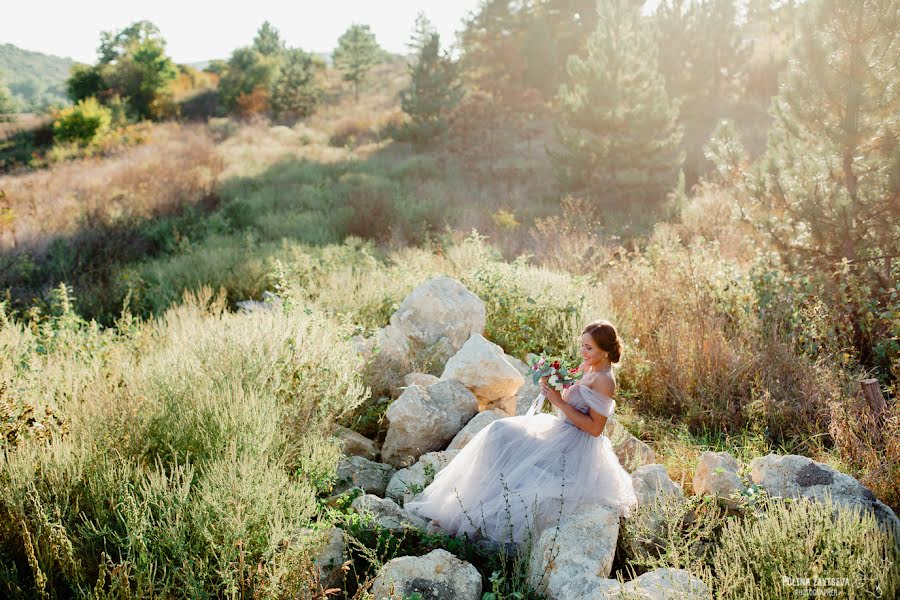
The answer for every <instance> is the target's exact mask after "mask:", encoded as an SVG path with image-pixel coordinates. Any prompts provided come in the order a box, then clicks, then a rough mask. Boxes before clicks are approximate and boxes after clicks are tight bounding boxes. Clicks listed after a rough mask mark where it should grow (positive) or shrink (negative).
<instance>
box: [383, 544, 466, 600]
mask: <svg viewBox="0 0 900 600" xmlns="http://www.w3.org/2000/svg"><path fill="white" fill-rule="evenodd" d="M416 592H418V593H419V594H420V595H421V597H422V598H428V599H429V600H479V599H480V598H481V575H480V574H479V573H478V569H476V568H475V567H473V566H472V565H470V564H469V563H467V562H465V561H462V560H459V559H458V558H456V557H455V556H453V555H452V554H450V553H449V552H447V551H446V550H442V549H438V550H432V551H431V552H429V553H428V554H426V555H424V556H400V557H398V558H394V559H391V560H389V561H388V562H387V564H385V565H384V567H382V569H381V572H380V573H379V574H378V576H377V577H376V578H375V581H374V582H373V583H372V595H373V596H374V597H375V599H376V600H385V599H396V600H402V599H404V598H408V597H410V596H411V595H412V594H414V593H416Z"/></svg>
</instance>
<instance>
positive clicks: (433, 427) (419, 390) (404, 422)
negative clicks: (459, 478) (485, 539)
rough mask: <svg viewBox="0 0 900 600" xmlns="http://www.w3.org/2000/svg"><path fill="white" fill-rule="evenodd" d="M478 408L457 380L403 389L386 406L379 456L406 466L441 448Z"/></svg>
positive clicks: (391, 462)
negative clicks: (385, 424)
mask: <svg viewBox="0 0 900 600" xmlns="http://www.w3.org/2000/svg"><path fill="white" fill-rule="evenodd" d="M477 410H478V400H477V399H476V398H475V396H474V395H473V394H472V393H471V392H470V391H469V390H468V389H466V387H465V386H464V385H463V384H461V383H460V382H458V381H454V380H447V381H440V382H438V383H435V384H433V385H429V386H428V387H426V388H423V387H421V386H418V385H413V386H410V387H408V388H406V389H405V390H404V391H403V393H402V394H401V395H400V397H399V398H397V399H396V400H394V401H393V402H392V403H391V405H390V406H389V407H388V409H387V412H386V415H387V418H388V420H389V422H390V423H389V424H388V431H387V436H386V437H385V440H384V444H383V445H382V447H381V457H382V460H384V461H385V462H387V463H389V464H392V465H394V466H396V467H409V466H411V465H412V464H413V463H415V462H416V459H418V458H419V457H420V456H421V455H423V454H425V453H426V452H432V451H434V450H442V449H444V448H445V447H446V446H447V444H448V443H449V442H450V440H452V439H453V436H455V435H456V434H457V433H458V432H459V430H460V429H462V427H463V425H465V424H466V423H467V422H468V421H469V419H471V418H472V417H473V416H474V415H475V413H476V412H477Z"/></svg>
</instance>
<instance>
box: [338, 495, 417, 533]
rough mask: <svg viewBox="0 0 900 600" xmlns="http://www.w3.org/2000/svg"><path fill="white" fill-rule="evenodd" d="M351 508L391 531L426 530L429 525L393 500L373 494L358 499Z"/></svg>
mask: <svg viewBox="0 0 900 600" xmlns="http://www.w3.org/2000/svg"><path fill="white" fill-rule="evenodd" d="M351 506H352V507H353V508H354V509H356V511H357V512H358V513H360V514H361V515H364V516H366V517H371V520H372V522H374V523H377V524H378V525H380V526H381V527H384V528H385V529H389V530H391V531H402V530H404V529H409V528H416V529H425V526H426V525H427V523H426V522H425V520H424V519H423V518H422V517H420V516H418V515H415V514H412V513H411V512H409V511H406V510H403V509H402V508H400V507H399V506H397V503H396V502H394V501H393V500H390V499H388V498H379V497H378V496H375V495H373V494H365V495H364V496H360V497H358V498H356V499H355V500H354V501H353V502H352V503H351Z"/></svg>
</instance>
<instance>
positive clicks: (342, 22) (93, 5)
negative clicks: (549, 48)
mask: <svg viewBox="0 0 900 600" xmlns="http://www.w3.org/2000/svg"><path fill="white" fill-rule="evenodd" d="M4 5H5V6H4ZM478 5H479V0H442V1H440V0H420V1H418V2H415V1H411V0H381V1H378V0H317V1H309V0H294V1H291V2H285V1H284V0H282V1H280V2H278V1H275V0H249V1H245V2H238V3H235V4H233V5H229V3H227V2H221V1H220V2H211V1H209V0H180V1H174V0H154V1H152V2H134V1H128V0H77V1H76V0H43V1H42V0H30V1H29V0H24V1H23V0H0V44H4V43H10V44H14V45H16V46H19V47H20V48H24V49H26V50H36V51H38V52H43V53H45V54H53V55H56V56H62V57H69V58H73V59H75V60H77V61H79V62H84V63H94V62H96V59H97V46H98V45H99V42H100V32H101V31H119V30H121V29H123V28H125V27H127V26H128V25H129V24H131V23H133V22H135V21H140V20H142V19H146V20H148V21H151V22H153V23H154V24H155V25H156V26H157V27H159V29H160V31H161V32H162V35H163V37H164V38H165V39H166V42H167V46H166V49H167V51H168V54H169V56H171V57H172V59H173V60H174V61H175V62H178V63H193V62H200V61H205V60H209V59H213V58H228V56H229V54H231V51H232V50H234V49H235V48H238V47H240V46H246V45H249V44H250V43H251V42H252V41H253V37H254V36H255V35H256V30H257V29H258V28H259V26H260V25H261V24H262V23H263V21H265V20H269V21H271V22H272V24H273V25H274V26H275V27H276V28H277V29H278V30H279V32H280V33H281V37H282V38H283V39H284V40H285V41H286V42H287V44H288V46H296V47H300V48H303V49H304V50H307V51H311V52H327V53H330V52H331V51H332V50H333V49H334V46H335V45H336V44H337V39H338V37H339V36H340V35H341V33H343V32H344V31H345V30H346V29H347V27H349V26H350V25H351V24H352V23H364V24H367V25H369V26H370V27H371V28H372V31H373V32H374V33H375V39H376V40H377V41H378V43H379V44H380V45H381V46H382V47H383V48H385V49H386V50H388V51H390V52H395V53H399V54H405V53H406V52H407V48H406V43H407V42H408V41H409V36H410V33H411V32H412V28H413V24H414V22H415V19H416V14H417V13H418V12H419V11H420V10H421V11H424V12H425V14H426V16H427V17H428V18H429V19H430V20H431V21H432V23H434V25H435V27H436V28H437V30H438V32H439V33H440V34H441V40H442V42H443V41H444V40H446V43H450V42H451V41H452V40H454V39H455V34H454V32H455V31H457V30H459V29H461V28H462V27H461V22H462V19H463V17H465V16H466V15H467V14H468V12H469V11H471V10H473V9H475V8H477V6H478Z"/></svg>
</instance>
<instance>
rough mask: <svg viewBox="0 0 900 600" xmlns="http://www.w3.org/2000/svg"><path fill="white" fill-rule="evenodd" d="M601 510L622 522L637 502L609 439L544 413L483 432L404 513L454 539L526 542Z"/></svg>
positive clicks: (498, 423) (507, 420)
mask: <svg viewBox="0 0 900 600" xmlns="http://www.w3.org/2000/svg"><path fill="white" fill-rule="evenodd" d="M596 504H605V505H607V506H609V507H611V508H613V509H614V510H617V511H618V513H619V515H620V516H624V517H627V516H629V515H630V514H631V511H632V509H633V508H634V506H635V505H636V504H637V498H636V497H635V493H634V487H633V486H632V481H631V475H629V474H628V472H627V471H626V470H625V469H624V468H623V467H622V465H621V464H620V463H619V460H618V458H617V457H616V455H615V452H614V451H613V448H612V444H611V443H610V441H609V438H608V437H607V436H606V435H605V434H601V435H600V436H597V437H594V436H592V435H590V434H588V433H585V432H584V431H582V430H581V429H579V428H578V427H576V426H575V425H573V424H572V423H570V422H569V421H566V420H564V419H561V418H559V417H556V416H554V415H550V414H544V413H541V414H537V415H533V416H520V417H508V418H505V419H500V420H497V421H494V422H493V423H491V424H490V425H488V426H487V427H485V428H484V429H482V430H481V431H480V432H479V433H478V434H477V435H476V436H475V437H474V438H472V440H471V441H470V442H469V443H468V444H467V445H466V446H465V447H464V448H463V449H462V450H461V451H460V452H459V454H457V455H456V456H455V457H454V459H453V460H452V461H451V462H450V464H449V465H447V466H446V467H445V468H444V469H443V470H442V471H440V472H439V473H438V474H437V476H436V477H435V479H434V481H433V482H432V483H431V484H430V485H429V486H428V487H426V488H425V490H424V491H422V493H420V494H419V495H418V496H417V497H415V498H414V499H413V500H411V501H410V502H407V503H406V506H405V507H406V508H407V509H409V510H412V511H414V512H416V513H418V514H419V515H421V516H423V517H425V518H426V519H433V520H435V521H437V525H438V526H439V527H440V528H441V529H442V530H444V531H446V532H447V533H449V534H451V535H457V536H459V535H463V534H468V535H469V537H470V538H476V539H477V538H487V539H490V540H494V541H496V542H500V543H509V542H512V543H516V544H521V543H523V542H525V541H527V540H528V538H529V537H532V536H533V538H534V541H537V539H536V538H537V536H539V535H540V532H541V531H543V530H544V529H545V528H546V527H548V526H553V525H556V524H557V523H558V522H560V521H561V520H562V519H565V518H566V517H567V516H568V515H570V514H572V513H573V512H575V511H577V510H580V509H584V508H586V507H589V506H594V505H596Z"/></svg>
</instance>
